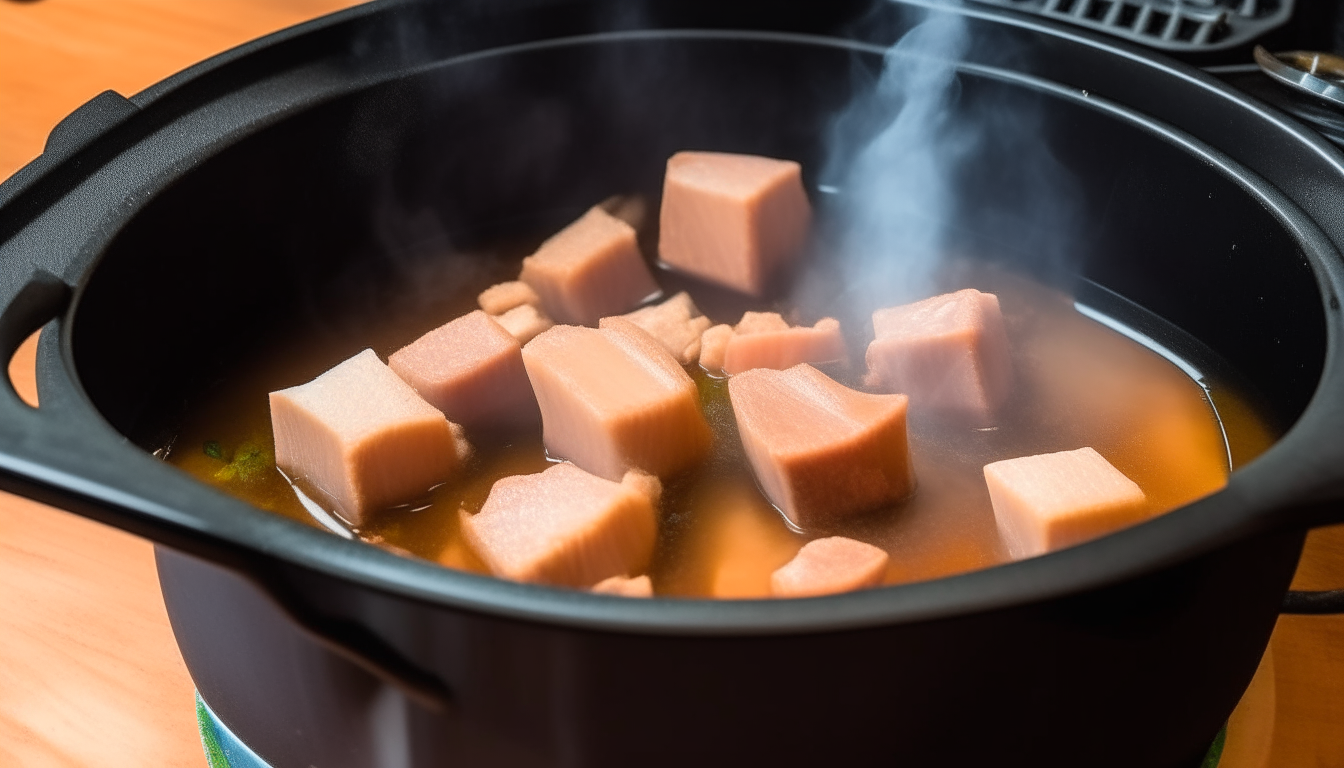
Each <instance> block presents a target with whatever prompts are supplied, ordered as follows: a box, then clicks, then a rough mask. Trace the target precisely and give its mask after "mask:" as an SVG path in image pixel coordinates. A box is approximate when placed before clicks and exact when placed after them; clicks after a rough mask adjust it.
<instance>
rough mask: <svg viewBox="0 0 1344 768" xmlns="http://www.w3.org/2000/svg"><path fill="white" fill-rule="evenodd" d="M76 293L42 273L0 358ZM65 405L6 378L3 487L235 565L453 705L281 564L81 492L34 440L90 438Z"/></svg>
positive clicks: (341, 651)
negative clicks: (40, 398) (27, 392)
mask: <svg viewBox="0 0 1344 768" xmlns="http://www.w3.org/2000/svg"><path fill="white" fill-rule="evenodd" d="M71 293H72V292H71V289H70V287H69V286H67V285H66V284H65V283H64V282H63V281H61V280H60V279H59V278H57V277H55V276H54V275H52V274H50V273H48V272H45V271H43V270H36V271H34V272H33V273H32V274H31V275H30V276H29V278H28V279H27V281H25V283H24V284H23V287H22V288H21V289H19V291H18V292H17V293H16V294H15V295H14V298H13V299H12V300H11V301H10V302H9V303H8V306H4V309H3V312H0V361H3V362H4V363H5V365H6V366H7V365H8V362H9V360H10V359H11V358H12V357H13V355H14V352H15V350H17V349H18V347H19V345H20V344H22V343H23V341H24V339H26V338H27V337H28V336H29V335H30V334H31V333H33V332H34V331H36V330H38V329H39V328H42V327H43V326H44V325H45V324H46V323H48V322H49V321H50V320H52V319H53V318H56V317H59V316H60V315H61V314H62V313H63V312H64V310H65V308H66V306H67V305H68V303H69V301H70V297H71ZM48 330H54V329H52V328H49V329H48ZM61 410H62V409H60V408H59V407H47V408H40V407H33V406H30V405H28V404H27V403H25V402H23V400H22V399H21V398H20V397H19V395H18V392H16V391H15V389H14V386H13V382H11V381H10V379H9V377H8V376H7V375H3V376H0V488H2V489H4V490H7V491H11V492H14V493H19V494H21V495H25V496H28V497H30V498H33V499H35V500H37V501H41V502H44V503H49V504H55V505H57V506H60V507H62V508H64V509H68V510H70V511H72V512H74V513H76V514H79V515H81V516H84V517H88V518H90V519H94V520H97V521H99V522H102V523H107V524H110V525H113V526H116V527H118V528H122V529H123V530H127V531H129V532H131V533H133V534H136V535H138V536H143V537H145V538H149V539H151V540H153V541H155V542H157V543H159V544H163V545H165V546H168V547H172V548H173V549H177V550H179V551H183V552H186V553H188V554H191V555H193V556H196V557H200V558H202V559H204V560H207V561H209V562H212V563H214V564H216V565H219V566H222V567H224V568H227V569H229V570H230V571H232V572H233V573H236V574H238V575H240V576H242V577H243V578H246V579H247V580H249V581H251V582H252V583H254V584H256V585H257V586H258V587H259V588H260V590H261V591H262V592H263V593H264V594H266V595H267V596H268V597H269V598H270V599H271V600H272V601H273V602H274V604H275V605H276V606H277V607H278V608H279V609H280V610H281V611H283V612H284V613H285V614H286V615H288V616H289V618H290V619H292V620H293V622H294V624H295V625H296V626H298V627H299V628H300V629H301V630H303V631H304V632H305V633H306V634H307V635H308V636H310V637H311V638H312V639H314V640H316V641H317V642H319V643H320V644H322V645H323V646H324V647H326V648H327V649H328V650H330V651H332V652H333V653H335V654H337V655H338V656H341V657H343V658H345V659H346V660H348V661H351V662H353V663H354V664H356V665H357V666H359V667H362V668H363V669H364V670H365V671H367V672H369V673H371V674H373V675H374V676H375V677H377V678H379V679H380V680H382V681H383V682H386V683H388V684H391V685H393V686H395V687H396V688H398V689H400V690H401V691H402V693H404V694H405V695H406V696H407V697H408V698H410V699H412V700H414V701H416V702H417V703H419V704H421V705H422V706H425V707H427V708H429V709H432V710H435V711H443V710H445V709H447V708H449V707H451V706H452V704H453V695H452V690H451V689H450V688H449V687H448V685H447V684H446V683H445V682H444V681H443V680H442V679H441V678H440V677H439V676H438V675H435V674H434V673H432V672H429V671H427V670H425V669H423V668H421V667H420V666H418V665H417V664H415V663H414V662H412V661H410V660H409V659H408V658H407V657H406V656H405V655H404V654H402V653H401V652H400V651H398V650H397V649H396V648H394V647H393V646H392V645H390V644H389V643H388V642H387V641H385V640H383V639H382V638H381V637H379V636H378V635H377V634H376V633H374V632H373V631H371V630H370V629H369V628H368V627H366V626H364V625H363V624H361V623H359V622H357V621H353V620H348V619H343V618H339V617H335V616H330V615H327V614H325V613H323V612H322V611H320V610H318V609H316V608H315V607H314V606H313V605H312V604H311V603H310V602H309V601H308V600H306V599H305V598H304V597H303V596H302V595H301V594H299V593H298V592H297V591H296V590H295V589H294V588H293V587H292V586H291V585H290V580H289V579H287V578H285V576H284V574H282V573H280V572H279V569H278V568H277V567H276V565H275V564H274V563H269V562H267V561H265V560H261V561H258V560H257V559H256V558H250V557H247V556H246V553H241V554H240V553H239V552H237V551H235V549H234V548H231V547H230V546H228V545H225V544H220V543H218V542H213V543H212V542H210V540H209V537H208V536H202V535H200V534H201V532H200V531H197V530H193V529H192V528H191V525H190V523H189V521H183V520H180V519H172V516H171V515H156V516H146V515H143V514H136V513H135V512H132V511H128V510H122V509H120V508H118V507H117V505H115V504H112V505H107V504H98V503H92V504H90V503H89V501H88V499H86V498H84V496H83V495H81V491H80V489H79V488H77V487H73V486H72V485H71V481H70V480H69V477H68V475H69V473H68V471H67V470H68V468H67V467H66V466H64V463H63V462H62V460H61V459H59V458H56V459H54V460H53V456H52V455H51V454H50V453H49V452H48V453H46V454H44V452H43V450H42V449H41V445H42V443H41V442H37V441H35V438H34V435H37V434H41V433H42V430H40V429H33V427H34V426H36V425H39V424H41V425H44V426H45V427H49V428H51V429H50V431H49V432H48V434H56V435H58V440H57V441H58V442H59V441H62V440H63V441H65V442H69V441H71V440H79V439H81V438H82V437H83V436H81V435H80V434H79V433H78V432H77V431H76V430H77V429H78V425H75V424H73V423H71V420H70V419H67V418H65V417H64V415H63V414H62V413H61ZM86 431H87V430H86ZM87 437H88V439H96V438H95V437H93V436H87ZM50 447H51V446H48V448H50ZM116 447H121V446H119V445H118V446H116ZM57 448H58V449H59V447H57ZM57 456H59V453H58V454H57ZM85 458H86V460H87V458H88V456H87V455H86V457H85ZM57 478H59V479H57Z"/></svg>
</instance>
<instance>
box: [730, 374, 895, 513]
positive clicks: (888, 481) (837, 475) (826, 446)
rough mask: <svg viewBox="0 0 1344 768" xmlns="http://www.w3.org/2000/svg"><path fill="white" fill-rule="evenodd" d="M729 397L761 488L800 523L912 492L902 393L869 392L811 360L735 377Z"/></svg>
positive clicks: (873, 505)
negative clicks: (847, 384)
mask: <svg viewBox="0 0 1344 768" xmlns="http://www.w3.org/2000/svg"><path fill="white" fill-rule="evenodd" d="M728 396H729V398H730V399H731V400H732V404H733V412H734V414H735V415H736V417H737V427H738V431H739V432H740V433H741V435H742V446H743V447H744V448H745V449H746V453H747V459H748V460H749V461H750V462H751V468H752V470H754V471H755V473H756V480H757V482H759V483H760V485H761V489H762V490H763V491H765V495H766V497H768V498H769V499H770V501H771V503H773V504H774V505H775V506H776V507H778V508H779V510H780V511H781V512H783V513H784V515H785V517H787V518H788V519H789V520H791V521H792V522H793V523H794V525H797V526H799V527H801V528H810V527H813V526H823V527H824V526H827V525H830V524H832V523H835V522H837V521H839V520H841V519H843V518H845V517H847V516H850V515H855V514H860V513H863V512H867V511H870V510H873V509H876V508H878V507H882V506H885V505H889V504H894V503H896V502H898V501H900V500H901V499H903V498H905V497H906V496H907V495H909V493H910V492H911V490H913V489H914V485H915V478H914V471H913V469H912V468H911V463H910V454H909V445H908V442H907V439H906V431H905V413H906V404H907V402H908V401H907V398H906V396H905V395H873V394H868V393H865V392H856V391H854V390H852V389H849V388H848V387H845V386H843V385H841V384H838V383H836V382H835V381H833V380H832V379H831V378H829V377H828V376H826V375H825V374H823V373H822V372H821V371H818V370H817V369H816V368H813V367H812V366H810V365H797V366H794V367H793V368H790V369H788V370H787V371H775V370H771V369H769V368H757V369H754V370H751V371H747V372H746V373H743V374H740V375H738V376H734V377H733V378H732V379H731V380H730V381H729V382H728Z"/></svg>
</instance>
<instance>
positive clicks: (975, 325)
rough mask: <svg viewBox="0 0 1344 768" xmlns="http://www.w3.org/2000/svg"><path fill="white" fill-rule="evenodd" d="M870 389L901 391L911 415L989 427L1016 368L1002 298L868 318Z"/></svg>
mask: <svg viewBox="0 0 1344 768" xmlns="http://www.w3.org/2000/svg"><path fill="white" fill-rule="evenodd" d="M873 330H874V332H875V333H876V336H877V338H875V339H874V340H873V342H872V343H871V344H869V345H868V354H867V361H868V382H869V383H870V384H871V385H873V386H876V387H878V388H880V389H881V390H882V391H884V392H903V393H905V394H907V395H909V396H910V402H911V403H912V404H913V405H914V407H915V409H916V410H919V409H929V410H932V411H939V412H943V413H946V414H952V415H959V416H962V417H965V418H969V419H970V420H972V421H975V422H979V423H989V422H990V421H991V420H992V418H993V415H994V411H995V409H996V408H998V407H999V406H1000V405H1001V404H1002V403H1003V401H1004V400H1006V399H1007V397H1008V394H1009V391H1010V389H1011V387H1012V379H1013V369H1012V363H1011V361H1010V360H1009V358H1008V335H1007V333H1006V332H1005V331H1004V327H1003V314H1002V312H1001V311H1000V310H999V299H998V297H997V296H995V295H994V294H992V293H981V292H980V291H977V290H975V289H971V288H968V289H966V290H961V291H957V292H955V293H948V294H944V295H942V296H934V297H933V298H930V299H924V300H923V301H917V302H915V303H913V304H906V305H904V306H899V307H890V308H887V309H879V310H878V311H876V312H874V313H873Z"/></svg>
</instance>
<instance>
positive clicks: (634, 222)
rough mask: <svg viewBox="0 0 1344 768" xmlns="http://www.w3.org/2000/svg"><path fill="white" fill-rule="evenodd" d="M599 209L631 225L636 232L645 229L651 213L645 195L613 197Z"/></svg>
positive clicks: (602, 203) (601, 203) (599, 206)
mask: <svg viewBox="0 0 1344 768" xmlns="http://www.w3.org/2000/svg"><path fill="white" fill-rule="evenodd" d="M597 207H598V208H601V209H602V210H604V211H606V212H607V213H610V214H611V215H612V216H615V217H616V218H618V219H620V220H621V221H624V222H625V223H626V224H629V225H630V226H631V227H633V228H634V229H635V231H636V232H638V231H639V230H641V229H643V228H644V223H645V219H647V218H648V213H649V203H648V201H647V200H645V199H644V196H643V195H612V196H611V197H608V198H607V199H606V200H603V201H602V202H600V203H598V204H597Z"/></svg>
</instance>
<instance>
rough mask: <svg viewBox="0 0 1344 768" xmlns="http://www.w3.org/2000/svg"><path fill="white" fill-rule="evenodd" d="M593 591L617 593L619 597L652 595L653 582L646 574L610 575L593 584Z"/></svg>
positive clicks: (605, 593)
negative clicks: (631, 575)
mask: <svg viewBox="0 0 1344 768" xmlns="http://www.w3.org/2000/svg"><path fill="white" fill-rule="evenodd" d="M592 591H594V592H596V593H598V594H601V595H619V596H620V597H653V582H652V581H651V580H649V577H648V576H636V577H635V578H633V579H632V578H630V577H628V576H612V577H611V578H609V579H603V580H602V581H599V582H598V583H597V584H595V585H594V586H593V590H592Z"/></svg>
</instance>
